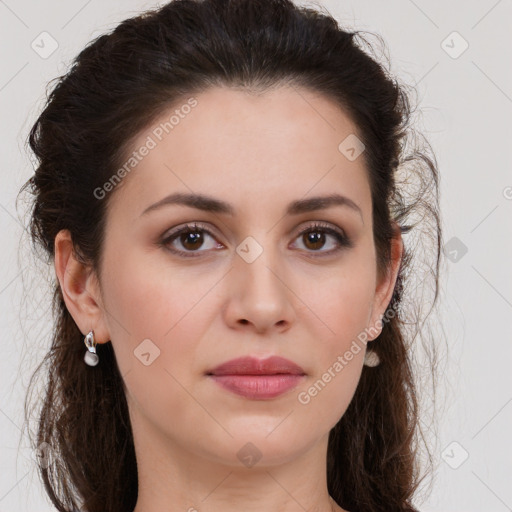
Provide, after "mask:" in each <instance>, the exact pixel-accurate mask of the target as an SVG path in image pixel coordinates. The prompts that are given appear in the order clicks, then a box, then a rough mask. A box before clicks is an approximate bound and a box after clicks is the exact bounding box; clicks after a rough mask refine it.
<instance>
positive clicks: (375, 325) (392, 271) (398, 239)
mask: <svg viewBox="0 0 512 512" xmlns="http://www.w3.org/2000/svg"><path fill="white" fill-rule="evenodd" d="M393 224H394V229H395V234H394V236H393V238H392V239H391V261H390V265H389V268H388V271H387V273H386V274H385V275H384V276H383V277H382V278H381V279H380V280H378V282H377V287H376V289H375V298H374V301H373V306H372V312H371V315H370V325H369V331H370V332H371V333H375V332H376V333H377V334H375V336H373V337H371V338H370V337H369V338H368V341H371V340H373V339H375V338H376V337H377V336H379V335H380V333H381V331H382V318H383V315H384V313H385V312H386V308H387V307H388V305H389V302H390V301H391V297H392V296H393V291H394V289H395V284H396V279H397V277H398V271H399V269H400V263H401V262H402V256H403V241H402V233H401V230H400V226H399V225H398V224H397V223H396V222H395V223H393Z"/></svg>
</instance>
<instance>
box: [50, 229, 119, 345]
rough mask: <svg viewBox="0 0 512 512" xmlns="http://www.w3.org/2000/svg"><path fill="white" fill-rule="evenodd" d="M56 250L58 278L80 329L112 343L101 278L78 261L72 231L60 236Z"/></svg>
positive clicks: (70, 311) (60, 233)
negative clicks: (103, 303)
mask: <svg viewBox="0 0 512 512" xmlns="http://www.w3.org/2000/svg"><path fill="white" fill-rule="evenodd" d="M54 247H55V273H56V277H57V279H58V281H59V284H60V289H61V292H62V296H63V298H64V302H65V303H66V307H67V309H68V311H69V313H70V314H71V316H72V317H73V319H74V320H75V323H76V324H77V326H78V328H79V329H80V331H81V332H82V334H84V335H86V334H87V333H88V332H89V331H90V330H94V336H95V338H96V341H97V342H98V343H102V342H105V341H108V340H110V337H109V333H108V329H107V327H106V324H105V315H104V309H103V306H102V302H101V295H100V290H99V283H98V280H97V277H96V275H95V273H94V271H93V270H92V269H91V267H89V266H86V265H84V264H83V263H81V262H80V261H79V260H78V259H77V257H76V254H75V251H74V248H73V242H72V239H71V234H70V232H69V231H68V230H61V231H59V233H57V235H56V237H55V243H54Z"/></svg>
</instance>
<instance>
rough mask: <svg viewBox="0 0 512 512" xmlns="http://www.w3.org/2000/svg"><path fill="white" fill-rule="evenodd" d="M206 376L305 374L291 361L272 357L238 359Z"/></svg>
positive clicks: (224, 364) (220, 366)
mask: <svg viewBox="0 0 512 512" xmlns="http://www.w3.org/2000/svg"><path fill="white" fill-rule="evenodd" d="M207 374H208V375H279V374H289V375H305V374H306V372H305V371H304V370H303V369H302V368H301V367H300V366H299V365H297V364H295V363H294V362H293V361H290V360H289V359H285V358H284V357H278V356H272V357H269V358H267V359H257V358H255V357H239V358H238V359H232V360H231V361H227V362H226V363H223V364H221V365H219V366H217V367H216V368H214V369H213V370H210V371H209V372H208V373H207Z"/></svg>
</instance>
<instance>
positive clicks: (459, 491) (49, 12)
mask: <svg viewBox="0 0 512 512" xmlns="http://www.w3.org/2000/svg"><path fill="white" fill-rule="evenodd" d="M301 3H302V4H305V5H308V2H305V1H302V2H301ZM318 4H319V5H323V6H325V7H326V8H327V9H328V10H329V12H330V13H331V14H333V15H334V16H335V17H336V18H337V19H338V20H340V21H341V22H342V23H343V24H344V25H346V26H347V27H348V28H358V29H363V30H368V31H371V32H373V33H378V34H380V35H382V36H383V38H384V40H385V42H386V44H387V47H388V50H389V55H390V58H391V65H392V70H393V72H395V73H396V74H398V75H399V77H400V78H401V79H403V81H405V82H407V83H409V84H411V85H413V86H414V85H415V86H416V88H417V91H418V99H419V108H420V110H421V113H420V115H419V117H418V120H417V122H418V123H419V125H418V128H419V129H420V130H421V131H422V132H423V133H424V134H425V135H426V136H427V138H428V140H429V141H430V143H431V145H432V147H433V149H434V152H435V154H436V156H437V159H438V164H439V168H440V175H441V207H442V219H443V228H444V242H445V243H447V248H446V254H447V258H446V264H445V266H444V268H443V273H442V275H441V280H442V295H441V302H440V306H439V313H438V317H437V320H436V322H437V323H438V325H442V326H443V328H444V333H445V336H446V338H447V341H448V347H449V350H448V351H446V352H443V353H442V375H441V377H443V379H442V381H441V382H440V384H439V393H440V395H441V398H442V400H440V405H439V411H438V413H437V414H438V423H439V427H438V434H437V436H435V435H434V434H432V439H431V440H432V442H433V445H435V448H434V456H435V458H436V466H435V472H434V480H433V482H432V492H431V494H430V497H429V498H427V499H426V501H424V502H421V501H418V503H417V504H418V505H419V506H420V507H421V510H422V511H425V512H428V511H438V512H460V511H465V512H476V511H482V510H485V511H486V512H492V511H495V512H501V511H506V510H512V486H511V485H510V482H511V476H512V471H511V469H512V468H511V466H512V446H511V442H510V435H509V433H510V431H511V426H512V386H511V379H510V374H511V372H510V367H511V362H512V361H511V359H512V358H511V355H512V344H511V341H512V339H511V338H512V336H511V335H512V325H511V324H512V322H511V321H510V319H511V317H512V286H511V285H512V270H511V264H510V262H511V261H512V257H511V256H512V243H511V237H510V235H511V232H512V231H511V222H510V219H511V218H512V172H511V169H512V166H511V161H512V159H511V156H510V147H511V143H512V137H511V135H512V129H511V115H512V70H511V63H510V55H511V54H512V40H511V36H510V34H511V29H512V3H511V2H510V0H499V1H495V0H485V1H476V0H471V1H465V2H462V1H458V2H443V1H441V0H431V1H429V2H427V1H425V0H416V1H413V0H391V1H387V2H381V1H377V0H373V1H372V0H357V1H356V0H350V1H346V2H345V1H340V0H330V1H327V0H325V1H323V2H320V1H319V2H318ZM157 5H158V4H156V3H155V2H150V1H146V2H144V1H141V0H129V1H127V0H125V1H123V2H122V1H121V0H108V1H103V2H99V1H97V0H89V1H87V2H84V1H82V0H72V1H68V2H56V1H48V0H46V1H42V2H29V1H26V0H22V1H16V2H15V1H14V0H5V1H0V34H1V36H0V37H1V40H2V41H1V42H2V44H1V45H0V52H1V55H2V67H1V71H0V105H1V113H2V116H1V119H2V122H1V124H0V130H1V133H0V144H1V148H2V152H1V166H2V172H1V173H0V179H1V180H2V183H1V187H0V230H1V238H2V242H1V245H2V251H1V256H0V257H1V260H0V308H1V312H2V313H1V314H2V317H1V318H2V322H1V327H0V328H1V348H2V358H1V361H0V379H1V381H0V383H1V385H0V432H1V443H0V512H12V511H18V512H24V511H34V510H37V511H40V512H44V511H46V510H48V511H50V510H53V508H52V507H51V506H50V504H49V500H48V499H47V498H46V495H45V494H44V491H43V489H42V484H41V483H40V482H39V480H38V476H37V471H36V457H35V456H34V454H33V453H32V452H31V450H29V449H28V448H27V442H26V441H25V440H23V439H22V440H21V446H20V449H19V450H18V443H19V441H20V435H21V427H22V424H23V409H22V407H23V399H24V396H25V392H26V386H27V384H28V380H29V377H30V375H31V373H32V371H33V369H34V367H35V365H36V364H37V363H38V362H39V360H40V358H41V357H42V355H43V354H44V353H45V350H46V346H47V345H45V344H46V343H48V339H47V336H48V333H49V332H50V329H51V317H50V311H49V309H48V306H49V298H50V297H49V295H48V291H47V289H46V288H45V281H44V279H42V278H41V276H40V274H38V271H40V270H45V268H46V270H47V272H49V275H50V276H51V275H52V271H53V270H52V269H51V268H48V267H45V265H44V264H41V265H40V266H39V268H36V267H35V266H34V265H35V263H34V262H33V260H32V259H31V258H30V257H29V256H28V250H27V249H25V250H22V251H21V252H20V253H19V254H20V257H19V258H18V242H19V240H20V237H21V235H22V232H23V225H22V221H20V220H19V218H18V213H17V212H16V208H15V204H14V201H15V198H16V195H17V193H18V190H19V188H20V187H21V185H22V184H23V183H24V182H25V181H26V180H27V179H28V178H29V177H30V176H31V174H32V169H31V164H30V158H29V155H28V154H27V152H26V150H25V141H26V138H27V135H28V131H29V129H30V127H31V125H32V124H33V122H34V121H35V119H36V117H37V114H38V112H39V111H40V109H41V107H42V102H43V100H44V96H45V87H46V84H47V82H48V81H49V80H51V79H52V78H55V77H57V76H59V75H62V74H64V73H65V72H66V70H67V67H68V65H69V63H70V61H71V59H72V58H73V57H74V56H75V55H76V54H77V53H78V52H79V51H80V50H81V49H82V48H83V47H84V46H85V44H86V43H87V42H88V41H90V40H91V39H92V38H94V37H96V36H98V35H99V34H101V33H103V32H105V31H107V30H108V29H111V28H112V27H113V26H115V25H116V24H117V23H118V22H120V21H121V20H122V19H124V18H127V17H130V16H132V15H135V14H137V13H138V12H140V11H142V10H145V9H148V8H153V7H156V6H157ZM42 32H47V33H48V34H50V36H51V38H52V39H53V40H55V41H56V44H57V45H58V47H57V48H56V50H55V51H54V52H53V53H52V54H51V55H50V56H46V55H42V54H41V53H42V52H43V49H42V46H43V45H42V43H40V41H41V38H46V39H45V45H44V48H45V50H44V51H50V50H51V49H52V48H51V39H50V38H49V37H50V36H47V35H41V33H42ZM454 32H457V34H454ZM33 41H35V44H39V48H40V49H39V50H38V51H35V50H34V49H33V48H32V43H33ZM38 41H39V43H38ZM35 44H34V45H35ZM466 45H468V47H467V49H466V50H465V51H464V52H462V50H463V49H464V48H465V46H466ZM507 56H508V57H507ZM20 213H22V212H20ZM454 250H455V251H456V253H455V252H454ZM466 251H467V252H466ZM425 420H429V421H430V418H425ZM426 423H428V421H426ZM91 435H94V433H93V432H91Z"/></svg>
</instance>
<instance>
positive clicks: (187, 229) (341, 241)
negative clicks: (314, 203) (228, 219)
mask: <svg viewBox="0 0 512 512" xmlns="http://www.w3.org/2000/svg"><path fill="white" fill-rule="evenodd" d="M309 232H313V233H315V232H319V233H327V234H329V235H332V236H333V237H334V238H335V239H336V241H337V242H338V247H337V248H335V249H332V250H330V251H308V252H310V253H320V254H317V255H315V256H314V257H324V256H330V255H332V254H335V253H337V252H339V251H341V250H342V249H344V248H347V249H348V248H351V247H353V246H354V244H353V243H352V241H351V240H350V238H348V237H347V236H345V234H343V232H341V231H338V230H337V229H334V228H332V227H330V226H329V225H328V224H323V223H321V222H315V223H313V224H311V225H310V226H308V227H307V228H305V229H303V230H302V231H301V232H300V233H299V234H298V235H297V237H296V238H299V237H300V236H302V235H304V234H305V233H309ZM184 233H207V234H208V235H210V236H211V237H212V238H215V236H214V234H213V233H212V232H211V231H210V230H209V229H207V228H206V227H205V226H203V225H202V224H200V223H196V222H194V223H191V224H186V225H184V226H182V227H181V228H179V229H177V230H175V231H173V232H171V233H170V234H169V235H168V236H166V237H165V238H164V239H163V240H162V241H161V243H160V245H162V246H163V247H165V248H166V249H167V250H169V251H170V252H172V253H174V254H178V255H180V256H183V257H185V258H197V257H199V256H200V253H201V252H207V251H179V250H176V249H173V248H170V247H169V245H170V243H171V242H172V241H174V240H175V239H177V238H178V237H179V236H180V235H182V234H184ZM197 253H199V254H197Z"/></svg>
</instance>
